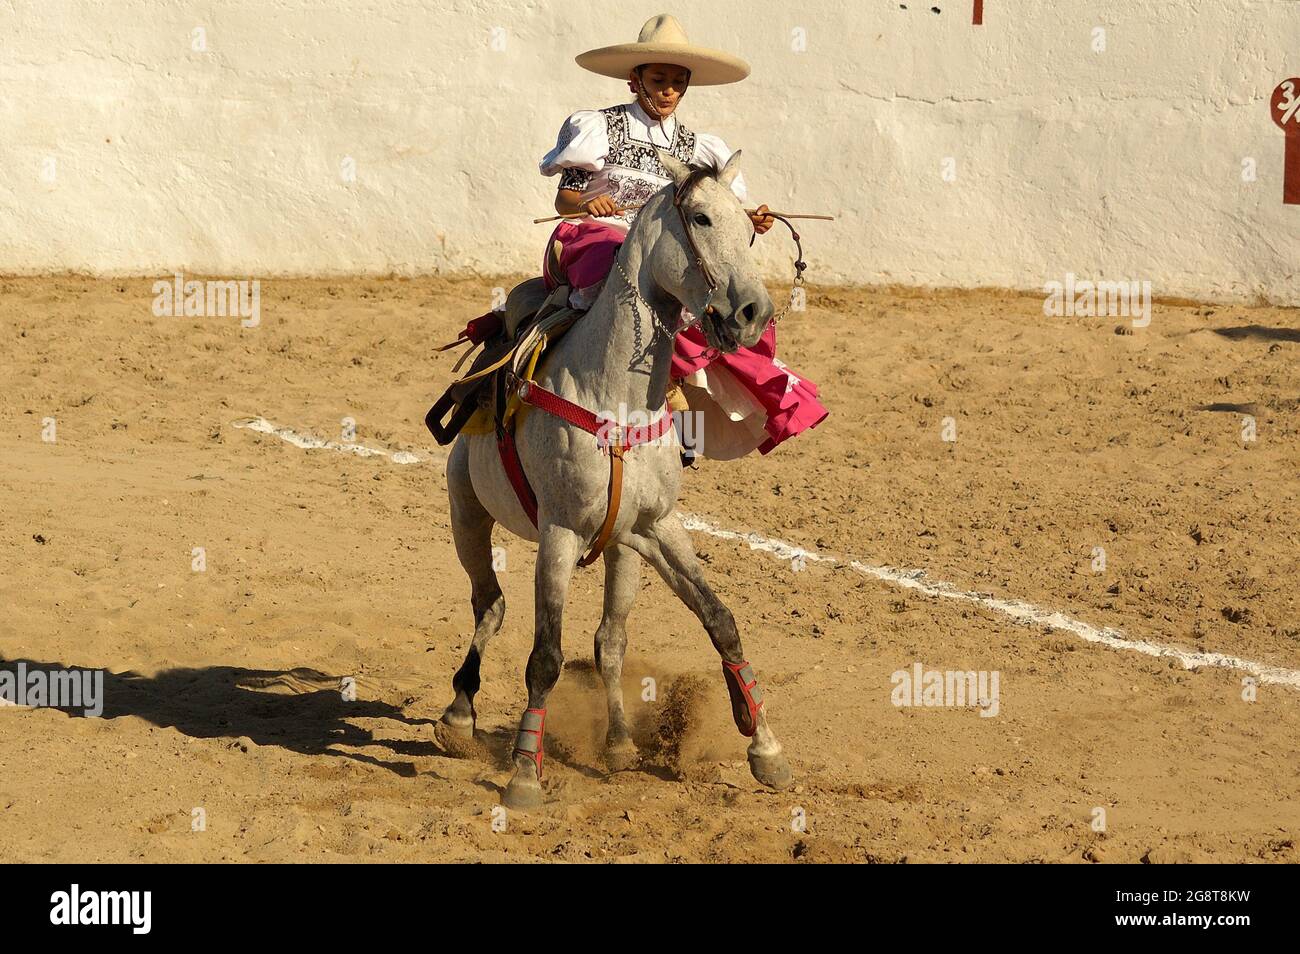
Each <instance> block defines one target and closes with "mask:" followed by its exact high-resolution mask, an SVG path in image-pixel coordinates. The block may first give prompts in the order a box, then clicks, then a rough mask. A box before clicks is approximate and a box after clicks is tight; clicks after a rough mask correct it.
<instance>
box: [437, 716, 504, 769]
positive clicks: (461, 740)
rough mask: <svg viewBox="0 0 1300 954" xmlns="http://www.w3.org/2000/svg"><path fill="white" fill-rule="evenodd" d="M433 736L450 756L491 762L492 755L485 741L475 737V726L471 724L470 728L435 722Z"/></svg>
mask: <svg viewBox="0 0 1300 954" xmlns="http://www.w3.org/2000/svg"><path fill="white" fill-rule="evenodd" d="M433 737H434V738H435V739H437V740H438V744H439V745H440V746H442V751H443V752H445V753H446V754H447V756H448V758H453V759H473V760H476V761H480V762H490V761H491V760H492V759H491V755H490V753H488V751H487V749H486V748H485V747H484V745H483V743H482V742H480V741H479V740H478V739H476V738H474V728H473V726H472V725H471V726H470V727H469V729H468V730H464V729H462V728H461V727H460V726H455V725H450V724H448V723H446V722H435V723H434V724H433Z"/></svg>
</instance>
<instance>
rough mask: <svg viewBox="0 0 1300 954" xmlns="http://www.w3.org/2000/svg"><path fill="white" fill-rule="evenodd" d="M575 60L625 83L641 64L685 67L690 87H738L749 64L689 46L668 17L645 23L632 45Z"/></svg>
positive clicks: (590, 52)
mask: <svg viewBox="0 0 1300 954" xmlns="http://www.w3.org/2000/svg"><path fill="white" fill-rule="evenodd" d="M576 59H577V63H578V65H579V66H581V67H582V68H583V69H584V70H591V72H593V73H599V74H600V75H601V76H613V77H614V78H616V79H627V74H628V73H630V72H632V70H634V69H636V67H638V66H641V65H642V64H644V63H671V64H672V65H674V66H684V67H686V69H688V70H690V71H691V85H692V86H721V85H722V84H723V83H738V82H740V81H741V80H743V79H744V78H745V77H746V76H748V75H749V64H748V63H746V62H745V61H744V60H742V59H741V58H740V57H738V56H732V55H731V54H730V53H723V52H722V51H721V50H711V49H709V48H708V47H705V46H696V45H695V44H693V43H691V42H690V40H688V39H687V38H686V31H685V30H683V29H682V25H681V24H680V23H678V22H677V18H676V17H672V16H669V15H668V14H667V13H661V14H659V16H657V17H651V18H650V19H649V20H647V21H646V22H645V26H643V27H642V28H641V35H640V36H638V37H637V41H636V42H635V43H619V44H618V45H617V46H602V47H601V48H600V49H598V50H588V51H587V52H586V53H583V54H581V55H579V56H578V57H577V58H576Z"/></svg>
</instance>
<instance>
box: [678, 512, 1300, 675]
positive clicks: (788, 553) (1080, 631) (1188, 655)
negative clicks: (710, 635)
mask: <svg viewBox="0 0 1300 954" xmlns="http://www.w3.org/2000/svg"><path fill="white" fill-rule="evenodd" d="M678 516H679V517H681V521H682V525H683V526H684V527H686V529H687V530H691V531H694V532H695V533H703V534H706V535H708V536H711V537H717V538H718V539H719V540H734V541H740V542H743V543H748V544H749V548H750V549H751V550H762V551H764V552H767V553H770V554H772V555H773V556H774V557H776V558H777V559H779V560H789V561H791V562H793V561H795V560H800V559H802V560H804V561H805V562H808V563H824V564H826V565H827V566H847V567H848V568H849V569H851V570H854V571H856V572H858V573H861V574H863V575H864V576H871V577H875V578H876V579H878V580H883V581H884V582H886V583H891V584H893V585H894V586H900V587H902V588H904V589H909V590H916V591H918V592H920V593H924V594H925V595H926V596H933V597H936V598H939V599H947V600H961V601H962V602H965V603H975V604H977V605H979V606H983V607H985V608H986V609H991V610H994V611H995V612H998V613H1002V614H1004V615H1006V616H1009V617H1010V618H1011V619H1012V620H1014V621H1015V622H1017V623H1021V624H1024V625H1026V626H1045V627H1047V628H1048V629H1055V630H1061V631H1063V632H1067V633H1073V634H1074V635H1075V636H1078V637H1079V638H1080V639H1083V640H1086V641H1087V642H1090V643H1098V644H1100V645H1102V646H1109V647H1110V648H1111V649H1123V650H1127V651H1129V652H1135V653H1142V654H1144V655H1147V656H1156V657H1164V658H1168V659H1176V660H1178V661H1179V662H1180V663H1182V664H1183V667H1184V668H1186V669H1197V668H1199V667H1201V666H1214V667H1217V668H1220V669H1237V670H1240V671H1241V672H1246V673H1250V674H1251V675H1252V676H1254V677H1256V678H1257V679H1258V680H1259V681H1260V682H1261V683H1266V684H1272V685H1279V686H1288V687H1290V688H1292V689H1297V690H1300V671H1297V670H1294V669H1283V668H1281V667H1278V666H1265V665H1263V664H1262V663H1257V662H1254V661H1253V660H1250V659H1241V658H1239V657H1237V656H1225V655H1224V654H1223V653H1202V652H1190V651H1188V650H1183V649H1178V648H1177V647H1175V646H1165V645H1163V644H1161V643H1153V642H1150V641H1148V640H1145V639H1129V638H1128V637H1127V636H1125V635H1124V634H1123V633H1122V632H1120V631H1119V630H1117V629H1111V628H1109V627H1101V628H1099V627H1097V626H1093V625H1092V624H1091V623H1085V622H1084V621H1083V620H1079V619H1074V618H1073V617H1071V616H1067V615H1066V614H1064V613H1061V612H1057V611H1055V610H1046V609H1043V608H1041V607H1038V606H1034V605H1033V604H1032V603H1025V602H1023V601H1021V600H1002V599H997V598H996V597H994V596H992V595H990V594H986V593H974V592H971V591H969V590H961V589H958V588H957V587H955V586H953V585H952V584H951V583H944V582H943V581H941V580H939V581H935V582H927V581H926V580H925V571H924V570H901V569H897V568H895V567H892V566H874V565H872V564H870V563H863V562H862V561H860V560H850V559H845V558H843V557H838V556H833V555H830V554H827V553H822V552H819V551H817V550H809V549H806V548H804V547H800V546H797V545H795V544H793V543H787V542H786V541H785V540H778V539H776V538H774V537H765V536H763V535H762V534H759V533H740V532H737V531H735V530H727V529H725V528H723V527H719V526H718V525H717V524H715V523H713V522H712V521H710V520H707V519H705V518H704V517H700V516H698V515H696V514H691V513H685V512H683V511H678Z"/></svg>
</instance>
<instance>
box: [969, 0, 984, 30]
mask: <svg viewBox="0 0 1300 954" xmlns="http://www.w3.org/2000/svg"><path fill="white" fill-rule="evenodd" d="M971 23H974V24H975V25H976V26H983V25H984V0H975V17H974V19H973V20H971Z"/></svg>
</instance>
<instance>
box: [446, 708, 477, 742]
mask: <svg viewBox="0 0 1300 954" xmlns="http://www.w3.org/2000/svg"><path fill="white" fill-rule="evenodd" d="M438 725H439V726H446V727H447V729H449V730H450V731H452V732H454V733H456V734H457V735H459V736H460V737H461V738H465V739H468V738H472V737H473V735H474V717H473V716H472V715H465V714H464V713H462V712H457V711H456V710H455V709H454V708H452V707H451V706H448V707H447V711H446V712H444V713H443V714H442V719H441V720H439V723H438Z"/></svg>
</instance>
